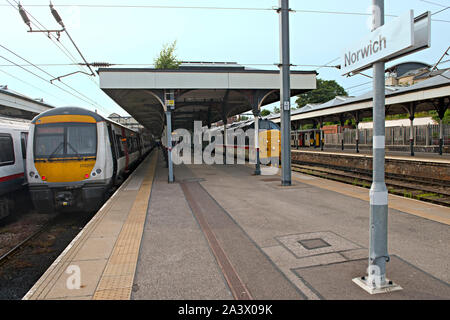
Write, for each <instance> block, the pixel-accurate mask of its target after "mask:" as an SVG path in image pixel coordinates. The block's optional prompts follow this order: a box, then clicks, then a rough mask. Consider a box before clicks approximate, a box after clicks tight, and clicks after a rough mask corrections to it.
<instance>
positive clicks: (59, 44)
mask: <svg viewBox="0 0 450 320" xmlns="http://www.w3.org/2000/svg"><path fill="white" fill-rule="evenodd" d="M6 1H7V2H8V3H9V4H10V5H11V6H12V7H13V8H14V9H16V10H18V9H17V8H16V7H15V6H14V5H13V4H12V3H11V2H9V0H6ZM13 1H14V2H15V3H16V4H17V5H19V2H18V1H16V0H13ZM23 10H24V11H25V12H26V13H27V15H29V16H30V17H31V19H33V20H34V21H36V23H37V24H39V25H40V27H41V28H42V29H41V28H40V27H39V26H37V25H36V23H34V22H33V21H31V23H32V24H33V26H34V27H35V28H37V29H38V30H40V31H42V30H48V29H47V28H46V27H45V26H44V25H43V24H42V23H40V22H39V20H38V19H36V18H35V17H34V16H33V15H32V14H31V13H30V12H28V11H27V10H26V9H25V8H23ZM65 31H66V33H67V30H65ZM43 34H44V35H45V33H43ZM67 34H68V33H67ZM68 35H69V34H68ZM69 37H70V36H69ZM48 38H49V39H50V40H51V41H52V43H53V44H54V45H55V46H56V47H57V48H58V49H59V50H60V51H61V52H62V53H63V54H64V55H65V56H66V57H67V58H69V60H71V61H72V62H73V63H76V64H77V60H76V58H75V57H74V56H73V55H72V53H71V52H70V50H69V49H67V48H66V46H65V45H64V44H63V43H62V42H61V41H60V40H59V39H58V38H56V37H55V36H54V35H53V34H52V33H49V34H48ZM77 50H78V48H77ZM78 69H79V70H80V71H81V72H84V70H83V68H81V66H80V65H79V64H78ZM89 69H90V68H89ZM89 79H90V80H91V81H92V82H93V83H94V84H95V85H98V83H97V82H96V81H94V80H93V79H92V78H91V77H89Z"/></svg>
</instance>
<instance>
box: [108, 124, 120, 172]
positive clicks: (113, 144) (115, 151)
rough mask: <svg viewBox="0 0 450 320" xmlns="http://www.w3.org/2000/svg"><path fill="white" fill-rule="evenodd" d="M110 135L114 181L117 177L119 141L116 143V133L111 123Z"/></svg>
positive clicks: (109, 127)
mask: <svg viewBox="0 0 450 320" xmlns="http://www.w3.org/2000/svg"><path fill="white" fill-rule="evenodd" d="M107 127H108V136H109V142H110V145H111V154H112V158H113V175H112V181H114V180H115V178H116V174H117V155H118V152H119V151H118V149H117V143H116V139H114V134H113V132H112V128H111V125H110V124H108V125H107Z"/></svg>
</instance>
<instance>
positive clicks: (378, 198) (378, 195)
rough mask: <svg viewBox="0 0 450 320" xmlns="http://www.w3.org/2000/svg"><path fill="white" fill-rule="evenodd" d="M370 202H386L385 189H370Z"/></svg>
mask: <svg viewBox="0 0 450 320" xmlns="http://www.w3.org/2000/svg"><path fill="white" fill-rule="evenodd" d="M369 194H370V204H371V205H374V206H384V205H387V204H388V192H387V191H372V190H370V193H369Z"/></svg>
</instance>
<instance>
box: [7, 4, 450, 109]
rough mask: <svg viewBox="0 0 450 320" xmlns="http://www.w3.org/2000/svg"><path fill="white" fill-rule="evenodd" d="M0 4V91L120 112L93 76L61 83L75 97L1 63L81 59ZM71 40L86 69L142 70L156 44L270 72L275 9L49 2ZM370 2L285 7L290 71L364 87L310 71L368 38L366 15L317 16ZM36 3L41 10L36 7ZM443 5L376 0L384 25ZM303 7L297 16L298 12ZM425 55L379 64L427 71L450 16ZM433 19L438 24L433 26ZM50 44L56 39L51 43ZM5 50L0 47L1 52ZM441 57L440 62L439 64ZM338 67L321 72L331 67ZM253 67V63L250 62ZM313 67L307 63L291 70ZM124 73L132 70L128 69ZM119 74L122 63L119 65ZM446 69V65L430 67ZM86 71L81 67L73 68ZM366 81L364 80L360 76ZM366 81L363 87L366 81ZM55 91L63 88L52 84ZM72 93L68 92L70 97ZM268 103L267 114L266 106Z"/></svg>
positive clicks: (446, 14) (448, 33)
mask: <svg viewBox="0 0 450 320" xmlns="http://www.w3.org/2000/svg"><path fill="white" fill-rule="evenodd" d="M8 2H10V3H12V4H15V0H0V21H1V22H0V23H1V27H2V33H1V36H0V45H1V46H0V85H8V88H9V89H11V90H14V91H16V92H19V93H21V94H23V95H26V96H28V97H31V98H43V99H44V102H46V103H49V104H51V105H54V106H69V105H70V106H79V107H84V108H88V109H91V110H94V109H97V110H98V112H99V113H100V114H102V115H104V116H108V115H109V114H110V113H112V112H116V113H119V114H121V115H126V112H125V111H124V110H123V109H121V108H120V107H119V106H118V105H117V104H116V103H115V102H114V101H113V100H111V99H110V98H109V97H108V96H107V95H106V94H105V93H103V91H102V90H101V89H100V88H99V85H98V82H99V78H98V76H96V77H89V76H87V75H85V74H81V73H77V74H74V75H72V76H69V77H65V78H63V79H62V81H63V82H64V83H65V84H67V85H68V86H70V87H71V88H73V89H75V90H76V91H78V93H76V92H74V94H77V95H78V94H82V95H83V97H82V98H83V100H80V99H78V98H76V97H74V96H72V95H70V94H69V93H67V92H65V91H63V90H60V89H58V88H57V87H56V86H54V85H51V84H50V83H48V82H46V81H44V80H42V79H40V78H38V77H36V76H35V75H32V74H30V73H29V72H26V71H24V70H23V69H21V68H19V67H17V66H10V65H11V63H10V62H8V61H7V60H4V59H3V58H2V57H4V58H6V59H8V60H10V61H13V62H15V63H17V64H22V63H26V62H24V61H23V60H21V59H20V58H19V57H17V56H16V55H14V54H12V53H11V52H9V51H8V50H7V49H9V50H11V51H13V52H14V53H16V54H18V55H20V56H21V57H23V58H25V59H27V60H28V61H30V62H32V63H33V64H69V63H72V61H71V60H70V58H69V57H70V55H72V56H73V57H74V58H75V60H76V61H77V62H82V59H81V57H80V56H79V55H78V54H77V52H76V49H75V48H74V47H73V45H72V44H71V42H70V41H69V39H68V37H67V35H66V34H61V38H60V42H61V43H62V44H63V45H64V47H65V48H67V50H68V51H69V52H70V54H67V53H66V54H64V53H63V51H62V50H60V49H59V48H58V46H57V45H55V43H54V42H52V41H51V40H50V39H49V38H48V37H47V35H46V34H43V33H29V32H27V30H28V27H27V26H26V25H25V24H24V23H23V21H22V19H21V18H20V15H19V13H18V11H17V10H16V9H15V8H13V7H12V6H11V5H10V4H9V3H8ZM52 2H53V4H54V5H55V8H56V9H57V10H58V12H59V14H60V16H61V17H62V19H63V21H64V24H65V25H66V27H67V30H68V31H69V33H70V35H71V37H72V38H73V39H74V41H75V43H76V45H77V46H78V47H79V48H80V50H81V52H82V54H83V55H84V56H85V58H86V60H88V61H89V62H108V63H116V64H143V65H142V66H138V67H145V66H149V67H151V64H152V63H153V62H154V59H155V58H156V57H157V56H158V54H159V52H160V50H161V48H162V46H163V45H164V44H166V43H171V42H172V41H174V40H176V41H177V50H176V55H177V57H178V58H179V59H180V60H183V61H228V62H237V63H239V64H242V65H245V66H248V67H252V68H258V69H277V67H276V66H275V64H278V63H279V61H280V57H279V17H278V14H277V13H276V11H275V10H247V9H241V10H209V9H200V8H194V9H187V8H135V7H134V8H133V7H130V8H123V7H122V8H108V7H100V8H99V7H83V6H80V5H86V4H89V5H147V6H148V5H150V6H184V7H186V6H190V7H226V8H259V9H272V8H276V7H277V6H278V1H277V0H246V1H237V0H228V1H218V0H165V1H163V0H159V1H156V0H154V1H152V0H146V1H144V0H131V1H125V0H116V1H111V0H109V1H106V0H90V1H83V0H54V1H52ZM21 3H22V5H23V6H24V8H25V9H26V10H27V11H28V12H29V13H30V14H31V15H33V17H34V18H36V19H37V20H38V21H39V22H40V23H41V24H42V25H43V26H44V27H45V28H47V29H58V27H59V25H58V24H57V23H56V21H55V20H54V19H53V17H52V15H51V14H50V10H49V8H48V2H47V1H43V0H36V1H21ZM371 4H372V1H371V0H316V1H305V0H290V1H289V5H290V7H291V8H292V9H293V10H298V11H297V12H292V13H291V14H290V56H291V63H292V64H294V65H298V66H295V67H293V68H292V70H317V71H318V73H319V75H318V78H321V79H326V80H335V81H337V82H338V83H339V84H340V85H341V86H343V87H344V88H345V89H347V88H351V87H354V86H357V85H360V84H364V83H367V84H365V85H362V86H358V87H354V88H351V89H349V90H347V92H348V93H349V94H350V95H360V94H363V93H364V92H367V91H369V90H370V89H371V83H370V81H371V79H369V78H367V77H364V76H361V75H356V76H352V77H344V76H342V75H341V73H340V71H339V70H338V69H336V68H328V67H323V68H318V67H316V66H322V65H324V64H327V63H329V62H330V61H332V60H334V59H336V58H338V57H339V56H340V54H341V51H342V50H343V49H344V48H345V47H346V46H348V45H350V44H352V43H353V42H354V41H355V40H358V39H360V38H362V37H364V36H365V35H366V34H368V33H369V32H370V30H369V22H368V21H369V20H370V19H371V17H370V16H369V15H357V14H337V13H317V12H304V11H306V10H309V11H331V12H350V13H366V14H369V13H370V12H371V9H370V6H371ZM38 5H42V6H38ZM448 6H450V0H430V1H428V0H427V1H423V0H385V14H386V15H387V16H386V18H385V21H386V22H389V21H390V20H391V19H394V17H392V16H394V15H395V16H399V15H401V14H403V13H405V12H406V11H408V10H410V9H413V10H414V15H415V16H417V15H419V14H421V13H423V12H425V11H431V13H435V12H438V11H440V10H442V9H445V8H446V7H448ZM300 10H303V11H300ZM432 19H433V21H432V24H431V48H428V49H425V50H422V51H420V52H417V53H414V54H411V55H409V56H406V57H403V58H400V59H397V60H394V61H391V62H388V63H387V64H386V67H389V66H391V65H394V64H397V63H399V62H404V61H422V62H426V63H429V64H431V65H433V64H435V63H436V62H437V61H438V60H439V58H440V57H441V56H442V55H443V53H444V52H445V50H446V49H447V48H448V46H449V45H450V9H448V10H444V11H442V12H440V13H437V14H435V15H433V16H432ZM437 20H446V21H447V22H445V21H437ZM55 42H56V41H55ZM5 48H7V49H5ZM448 59H450V56H447V57H446V58H444V59H443V61H446V60H448ZM339 63H340V61H339V60H335V61H333V62H332V63H331V64H330V65H337V64H339ZM258 64H261V65H258ZM300 65H314V66H300ZM129 66H133V65H129ZM124 67H126V66H124ZM439 67H440V68H448V67H450V62H447V63H443V64H441V65H439ZM25 68H27V69H28V70H29V71H31V72H33V73H35V74H36V75H38V76H40V77H41V78H44V79H46V80H50V79H51V76H54V77H58V76H61V75H64V74H67V73H70V72H75V71H77V70H80V69H78V67H77V66H73V65H58V66H49V65H44V66H40V68H41V69H42V70H39V69H37V68H35V67H25ZM82 70H83V71H84V72H89V70H88V69H87V68H82ZM366 74H368V75H370V74H371V71H370V70H368V71H367V72H366ZM368 82H369V83H368ZM54 83H55V84H57V85H58V86H59V87H61V88H63V89H65V90H67V91H71V89H69V88H68V87H67V86H65V85H64V84H62V83H61V82H59V81H55V82H54ZM71 92H73V91H71ZM273 107H274V104H272V105H270V106H269V107H268V108H269V109H273Z"/></svg>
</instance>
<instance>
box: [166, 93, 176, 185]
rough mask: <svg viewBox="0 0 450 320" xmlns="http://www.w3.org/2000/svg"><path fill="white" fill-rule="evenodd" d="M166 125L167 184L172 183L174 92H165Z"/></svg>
mask: <svg viewBox="0 0 450 320" xmlns="http://www.w3.org/2000/svg"><path fill="white" fill-rule="evenodd" d="M165 105H166V122H167V123H166V124H167V128H166V129H167V130H166V131H167V167H168V168H169V183H172V182H173V163H172V110H173V109H175V99H174V92H173V90H170V91H169V92H166V96H165Z"/></svg>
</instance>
